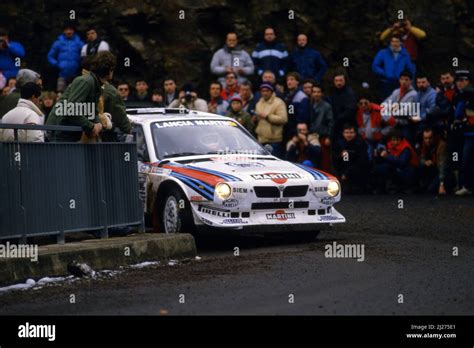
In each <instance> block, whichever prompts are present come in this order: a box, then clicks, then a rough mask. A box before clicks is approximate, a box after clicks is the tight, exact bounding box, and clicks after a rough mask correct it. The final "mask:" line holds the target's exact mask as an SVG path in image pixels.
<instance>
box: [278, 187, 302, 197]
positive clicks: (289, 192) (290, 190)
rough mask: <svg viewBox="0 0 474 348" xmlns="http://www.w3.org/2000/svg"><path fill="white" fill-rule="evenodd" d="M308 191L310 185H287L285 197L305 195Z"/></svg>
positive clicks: (284, 192) (284, 191)
mask: <svg viewBox="0 0 474 348" xmlns="http://www.w3.org/2000/svg"><path fill="white" fill-rule="evenodd" d="M306 192H308V185H298V186H287V187H285V189H284V190H283V197H304V196H306Z"/></svg>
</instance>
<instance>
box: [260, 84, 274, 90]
mask: <svg viewBox="0 0 474 348" xmlns="http://www.w3.org/2000/svg"><path fill="white" fill-rule="evenodd" d="M263 88H268V89H269V90H270V91H272V92H274V91H275V89H274V88H273V86H272V85H271V84H270V83H262V84H261V85H260V88H259V89H260V90H261V89H263Z"/></svg>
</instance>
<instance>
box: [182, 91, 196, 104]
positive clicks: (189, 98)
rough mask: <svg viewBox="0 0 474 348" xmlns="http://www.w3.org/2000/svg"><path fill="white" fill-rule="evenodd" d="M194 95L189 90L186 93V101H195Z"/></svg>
mask: <svg viewBox="0 0 474 348" xmlns="http://www.w3.org/2000/svg"><path fill="white" fill-rule="evenodd" d="M193 99H194V98H193V95H192V94H191V92H189V91H187V92H186V93H185V94H184V100H185V101H186V103H190V102H192V101H193Z"/></svg>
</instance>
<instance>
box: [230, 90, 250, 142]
mask: <svg viewBox="0 0 474 348" xmlns="http://www.w3.org/2000/svg"><path fill="white" fill-rule="evenodd" d="M226 116H227V117H232V118H233V119H234V120H236V121H237V122H239V123H240V124H241V125H242V126H244V127H245V128H246V129H247V130H248V131H249V132H250V133H251V134H252V135H253V136H255V125H254V124H253V121H252V116H250V114H249V113H248V112H247V111H244V110H243V102H242V98H241V97H240V95H238V94H234V95H233V96H232V98H231V99H230V107H229V110H228V111H227V113H226Z"/></svg>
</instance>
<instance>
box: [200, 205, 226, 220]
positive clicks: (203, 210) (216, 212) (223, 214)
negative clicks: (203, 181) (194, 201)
mask: <svg viewBox="0 0 474 348" xmlns="http://www.w3.org/2000/svg"><path fill="white" fill-rule="evenodd" d="M198 211H200V212H201V213H204V214H208V215H212V216H217V217H222V218H229V217H230V212H229V211H227V210H221V209H218V208H207V207H204V206H202V205H200V206H199V207H198Z"/></svg>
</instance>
